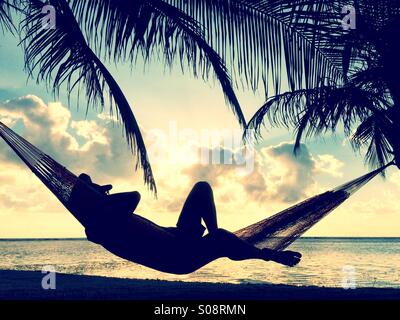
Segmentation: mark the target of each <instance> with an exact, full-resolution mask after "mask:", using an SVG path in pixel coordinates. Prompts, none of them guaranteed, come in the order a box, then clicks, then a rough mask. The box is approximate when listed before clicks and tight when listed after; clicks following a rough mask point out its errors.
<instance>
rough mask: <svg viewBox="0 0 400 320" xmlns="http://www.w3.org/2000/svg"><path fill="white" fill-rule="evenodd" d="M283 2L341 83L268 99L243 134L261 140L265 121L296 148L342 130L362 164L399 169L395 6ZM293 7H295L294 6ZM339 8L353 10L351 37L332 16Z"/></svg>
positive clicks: (371, 1) (377, 1)
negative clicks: (287, 134)
mask: <svg viewBox="0 0 400 320" xmlns="http://www.w3.org/2000/svg"><path fill="white" fill-rule="evenodd" d="M285 2H286V5H287V7H286V9H284V10H283V11H282V12H284V13H283V15H284V16H286V17H287V19H290V21H291V24H292V25H293V26H295V27H296V29H298V30H300V32H301V33H302V34H304V35H305V36H306V37H307V38H308V39H312V41H313V42H314V43H315V47H316V50H319V51H321V52H322V53H323V54H325V55H328V56H329V57H330V61H331V62H332V63H334V64H336V65H341V66H342V73H343V75H344V76H345V77H344V82H336V81H328V82H326V83H319V84H318V82H314V81H311V82H310V84H312V83H314V85H315V84H317V85H315V86H314V87H313V88H311V89H310V88H309V89H306V90H292V91H291V92H287V93H284V94H281V95H277V96H275V97H271V98H270V99H268V100H267V102H266V103H265V104H264V105H263V106H262V107H261V108H260V109H259V110H258V111H257V112H256V114H255V115H254V116H253V118H252V119H251V121H250V122H249V128H253V129H255V131H256V135H257V138H260V136H261V127H262V125H263V124H265V122H266V121H265V120H266V119H268V122H269V123H271V124H272V125H273V126H286V127H294V128H295V130H296V147H297V146H298V145H299V143H300V141H301V140H302V138H303V137H309V136H314V135H320V134H323V133H325V132H327V131H335V130H336V129H337V128H339V127H340V128H341V126H343V129H344V133H345V134H346V135H347V136H348V137H349V138H350V141H351V142H352V145H353V147H354V148H355V149H361V148H364V147H365V148H366V153H365V160H366V162H368V163H369V164H370V165H371V166H373V167H378V166H380V165H383V164H385V163H387V161H388V160H389V159H391V158H393V157H394V158H395V159H397V163H398V164H400V141H399V139H398V132H400V122H399V120H398V119H400V117H399V114H400V112H399V111H398V110H399V107H400V82H399V80H398V74H399V73H400V62H399V60H398V53H397V52H398V50H397V47H398V45H397V33H398V30H399V28H400V3H399V2H398V1H393V0H354V1H350V2H347V1H341V0H329V1H328V0H308V1H304V2H303V1H285ZM294 3H297V5H295V6H293V4H294ZM344 5H353V6H354V8H355V9H356V16H355V19H356V29H354V30H345V29H344V28H343V26H342V21H341V14H340V13H341V10H339V9H340V8H341V7H342V6H344ZM290 11H291V12H292V15H291V16H290V15H289V14H288V13H289V12H290ZM285 12H286V13H285ZM306 87H308V85H307V86H306Z"/></svg>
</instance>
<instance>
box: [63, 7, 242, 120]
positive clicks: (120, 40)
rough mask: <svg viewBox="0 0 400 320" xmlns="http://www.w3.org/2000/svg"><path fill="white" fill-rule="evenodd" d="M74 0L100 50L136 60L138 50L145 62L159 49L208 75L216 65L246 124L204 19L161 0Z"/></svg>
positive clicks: (230, 100)
mask: <svg viewBox="0 0 400 320" xmlns="http://www.w3.org/2000/svg"><path fill="white" fill-rule="evenodd" d="M71 4H72V8H73V10H74V12H75V14H76V16H77V18H78V20H79V21H80V23H81V26H82V28H83V29H84V30H85V32H86V34H87V37H88V39H89V40H90V41H91V43H93V46H94V47H95V48H97V49H98V50H97V52H96V53H97V54H99V55H101V54H103V55H104V56H105V57H106V58H108V59H112V60H113V61H120V60H126V59H129V60H130V61H131V62H132V63H133V62H135V61H136V59H137V56H138V55H142V56H143V57H144V60H145V62H147V61H149V60H150V58H151V57H152V56H153V55H155V56H157V57H161V58H162V59H163V60H164V62H165V65H168V66H172V65H173V64H174V62H178V64H180V65H181V68H182V71H184V70H185V69H187V68H190V69H191V70H192V71H193V74H194V75H195V76H201V77H203V78H204V79H208V78H209V75H210V71H213V74H214V75H215V77H216V79H217V80H218V81H219V83H220V85H221V87H222V90H223V93H224V94H225V97H226V100H227V102H228V103H229V104H230V106H231V108H232V110H233V112H234V114H235V115H236V117H237V119H238V121H239V123H240V124H241V125H242V126H243V127H244V126H245V124H246V121H245V118H244V115H243V113H242V110H241V107H240V104H239V101H238V99H237V97H236V94H235V92H234V90H233V87H232V84H231V78H230V75H229V74H228V71H227V69H226V66H225V64H224V61H223V59H221V57H220V56H219V55H218V54H217V52H216V51H215V50H214V49H213V48H212V47H211V46H210V45H209V44H208V43H207V41H206V40H205V39H204V31H203V28H202V27H201V25H200V24H199V23H198V22H197V21H195V20H194V19H193V18H192V17H190V16H189V15H187V14H186V13H185V12H183V11H181V10H179V9H178V8H176V7H174V6H172V5H170V4H169V3H167V2H166V1H161V0H149V1H143V0H142V1H120V0H116V1H111V0H99V1H92V2H90V1H87V2H84V1H77V0H71ZM102 48H107V49H106V50H102Z"/></svg>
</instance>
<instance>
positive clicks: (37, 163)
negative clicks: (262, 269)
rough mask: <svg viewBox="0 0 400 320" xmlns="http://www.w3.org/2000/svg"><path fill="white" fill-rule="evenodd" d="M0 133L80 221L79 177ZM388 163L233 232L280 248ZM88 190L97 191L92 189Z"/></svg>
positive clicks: (12, 135) (4, 130) (13, 136)
mask: <svg viewBox="0 0 400 320" xmlns="http://www.w3.org/2000/svg"><path fill="white" fill-rule="evenodd" d="M0 136H1V137H2V138H3V139H4V140H5V142H6V143H7V144H8V145H9V146H10V147H11V148H12V149H13V150H14V151H15V153H16V154H17V155H18V156H19V157H20V158H21V160H22V161H23V162H24V163H25V164H26V165H27V166H28V167H29V168H30V169H31V170H32V172H33V173H34V174H35V175H36V176H37V177H38V178H39V179H40V180H41V181H42V182H43V183H44V184H45V185H46V187H47V188H48V189H49V190H50V191H51V192H52V193H53V194H54V195H55V196H56V197H57V198H58V200H59V201H61V203H62V204H63V205H64V206H65V207H66V208H67V209H68V210H69V211H70V212H71V213H72V214H73V215H74V216H75V218H77V219H78V220H79V221H80V222H81V223H82V219H81V217H80V216H79V215H78V214H76V212H74V211H75V210H74V209H73V207H72V206H71V203H70V198H71V193H72V190H73V188H74V186H75V184H76V183H77V181H78V177H77V176H76V175H75V174H73V173H72V172H70V171H69V170H68V169H67V168H65V167H64V166H62V165H60V164H59V163H58V162H56V161H55V160H54V159H52V158H51V157H50V156H48V155H47V154H45V153H44V152H42V151H40V150H39V149H38V148H36V147H35V146H34V145H32V144H31V143H29V142H28V141H26V140H25V139H24V138H22V137H21V136H19V135H18V134H17V133H15V132H14V131H13V130H11V129H10V128H8V127H7V126H6V125H4V124H3V123H2V122H0ZM389 165H390V164H388V165H386V166H384V167H382V168H380V169H377V170H375V171H372V172H370V173H368V174H366V175H363V176H361V177H359V178H357V179H354V180H352V181H350V182H348V183H346V184H344V185H342V186H339V187H337V188H335V189H333V190H331V191H327V192H325V193H322V194H320V195H317V196H314V197H312V198H309V199H307V200H304V201H302V202H300V203H299V204H296V205H294V206H292V207H290V208H288V209H286V210H284V211H282V212H279V213H277V214H275V215H273V216H271V217H268V218H266V219H264V220H262V221H260V222H257V223H255V224H252V225H250V226H248V227H245V228H243V229H240V230H238V231H236V232H235V234H236V235H237V236H239V237H240V238H242V239H243V240H246V241H248V242H250V243H252V244H254V245H256V246H257V247H260V248H270V249H275V250H282V249H284V248H286V247H287V246H289V245H290V244H291V243H292V242H293V241H295V240H296V239H297V238H299V237H300V236H301V235H302V234H304V233H305V232H306V231H307V230H309V229H310V228H311V227H312V226H313V225H314V224H316V223H317V222H318V221H320V220H321V219H322V218H324V217H325V216H326V215H328V214H329V213H330V212H331V211H332V210H334V209H335V208H337V207H338V206H339V205H340V204H342V203H343V202H344V201H345V200H346V199H348V198H349V197H350V196H351V195H352V194H353V193H354V192H356V191H357V190H359V189H360V188H361V187H362V186H363V185H365V184H366V183H368V182H369V181H370V180H371V179H373V178H374V177H375V176H376V175H378V174H379V173H381V172H382V171H383V170H385V169H386V168H387V167H388V166H389ZM90 192H96V191H95V190H91V191H90ZM93 198H94V199H95V198H96V197H93Z"/></svg>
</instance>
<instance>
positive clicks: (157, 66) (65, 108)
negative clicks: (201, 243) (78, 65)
mask: <svg viewBox="0 0 400 320" xmlns="http://www.w3.org/2000/svg"><path fill="white" fill-rule="evenodd" d="M0 37H3V39H2V41H1V45H0V121H2V122H4V123H5V124H7V125H9V126H10V127H11V128H13V129H14V130H15V131H17V132H18V133H19V134H22V135H23V136H24V137H25V138H26V139H28V140H29V141H30V142H32V143H33V144H35V145H36V146H38V147H39V148H40V149H42V150H43V151H45V152H47V153H48V154H49V155H51V156H52V157H53V158H54V159H56V160H57V161H58V162H60V163H62V164H63V165H65V166H67V167H68V168H69V169H70V170H71V171H73V172H74V173H76V174H79V173H81V172H87V173H89V174H90V175H91V176H92V178H93V180H95V181H96V182H98V183H104V184H106V183H111V184H113V186H114V189H113V192H120V191H130V190H138V191H139V192H140V193H141V194H142V200H141V202H140V204H139V206H138V208H137V213H138V214H141V215H143V216H145V217H146V218H149V219H151V220H153V221H154V222H156V223H158V224H160V225H163V226H172V225H174V224H175V223H176V221H177V218H178V215H179V212H180V210H181V208H182V205H183V202H184V200H185V198H186V196H187V194H188V193H189V192H190V190H191V188H192V186H193V185H194V184H195V183H196V182H197V181H200V180H202V181H208V182H209V183H210V184H211V186H212V187H213V189H214V193H215V200H216V206H217V210H218V221H219V224H220V226H221V227H223V228H225V229H228V230H231V231H235V230H237V229H239V228H241V227H244V226H247V225H249V224H251V223H254V222H256V221H259V220H261V219H264V218H266V217H268V216H271V215H272V214H274V213H276V212H278V211H280V210H283V209H285V208H287V207H290V206H292V205H294V204H296V203H297V202H299V201H301V200H303V199H305V198H307V197H310V196H313V195H315V194H318V193H320V192H323V191H326V190H329V189H331V188H334V187H336V186H338V185H340V184H342V183H344V182H347V181H349V180H351V179H353V178H356V177H358V176H360V175H362V174H364V173H366V172H367V171H368V167H367V166H365V165H364V162H363V156H362V154H359V153H355V152H354V151H353V150H352V149H351V147H350V145H349V143H348V142H347V141H346V139H345V138H344V137H343V136H342V135H340V132H338V133H337V134H336V135H335V136H332V135H326V136H324V137H320V138H317V139H312V140H307V141H305V143H304V144H303V145H302V149H301V152H300V153H299V155H298V156H297V157H295V156H294V155H293V152H292V151H293V132H291V131H290V130H289V131H287V130H285V129H268V130H266V131H264V139H263V140H262V141H260V142H259V143H258V144H257V145H256V149H255V151H254V154H253V153H251V152H250V151H251V150H250V151H249V150H248V152H250V153H247V154H246V150H244V149H243V148H241V146H238V148H236V149H235V148H234V147H235V146H236V144H234V145H233V146H232V145H230V143H229V142H232V141H234V142H235V141H237V139H236V138H235V137H237V136H238V135H240V128H239V125H238V123H237V121H236V119H235V117H234V115H233V113H232V112H231V111H230V109H229V107H228V106H227V105H226V103H225V101H224V97H223V94H222V92H221V90H220V88H219V86H218V84H216V83H213V81H209V82H207V83H206V82H204V81H203V80H201V79H195V78H193V77H192V76H191V75H190V74H185V75H182V74H181V71H180V69H179V68H175V69H174V70H172V71H171V72H169V71H165V68H164V66H163V65H162V64H161V63H160V62H157V61H153V62H152V63H151V64H150V65H149V66H148V67H147V68H146V69H145V70H144V68H143V66H142V64H141V62H140V61H139V63H138V64H137V65H136V66H134V67H133V68H131V67H130V66H129V65H118V66H113V65H111V66H109V67H110V71H111V72H112V74H113V75H114V77H115V78H116V79H117V81H118V83H119V84H120V86H121V87H122V89H123V91H124V92H125V94H126V96H127V98H128V100H129V102H130V104H131V106H132V108H133V111H134V113H135V116H136V118H137V119H138V121H139V124H140V125H141V128H142V133H143V136H144V139H145V142H146V145H147V147H148V150H149V153H150V160H151V163H152V166H153V171H154V175H155V178H156V182H157V186H158V190H159V192H158V198H157V199H155V197H154V195H153V194H151V193H150V192H149V191H148V190H147V188H146V187H145V186H144V185H143V178H142V173H141V172H140V171H137V172H135V170H134V161H133V157H132V155H131V154H130V152H129V150H128V148H127V145H126V143H125V140H124V138H123V137H122V129H121V127H119V125H118V123H116V122H115V120H114V119H112V118H111V117H110V115H109V113H108V110H105V111H104V112H102V113H97V112H96V111H95V110H89V112H88V113H87V114H86V106H85V104H84V100H83V99H81V102H80V104H79V107H78V106H77V103H76V101H75V99H72V100H71V102H70V104H69V103H68V99H67V97H66V95H65V92H63V91H62V92H61V94H60V97H59V98H57V99H55V98H54V97H53V96H52V95H51V93H49V92H48V91H47V90H46V86H45V85H44V84H37V83H36V82H35V81H34V80H30V81H27V75H26V73H25V72H24V70H23V54H22V50H21V49H20V48H18V47H17V44H18V41H17V40H16V39H14V38H12V37H11V36H9V35H7V34H6V35H0ZM237 93H238V96H239V100H240V102H241V105H242V108H243V111H244V113H245V116H246V118H247V119H250V117H251V116H252V115H253V114H254V112H255V111H256V110H257V109H258V108H259V107H260V106H261V105H262V103H263V102H264V101H263V100H264V97H263V94H262V93H256V94H254V93H252V92H250V91H238V92H237ZM222 131H223V132H225V133H226V134H227V135H228V136H229V137H231V138H232V139H231V141H227V140H224V139H222V140H218V141H210V139H207V138H204V137H208V136H213V134H214V133H216V132H222ZM207 135H208V136H207ZM217 137H218V135H217ZM235 139H236V140H235ZM211 140H212V139H211ZM228 140H229V139H228ZM217 146H222V148H221V149H220V151H221V150H222V151H224V152H225V154H226V155H233V159H234V160H237V161H236V162H240V161H242V165H240V164H238V163H233V164H220V163H218V161H216V162H217V163H215V161H214V163H212V161H208V162H207V161H200V160H201V155H204V154H207V155H212V154H213V152H214V151H215V150H217V149H216V147H217ZM210 159H211V158H210ZM234 162H235V161H234ZM243 163H244V164H243ZM399 192H400V173H399V172H398V170H396V169H394V168H393V169H390V170H388V171H387V178H386V179H385V180H383V179H382V178H376V179H375V180H373V181H372V182H370V183H369V184H368V185H367V186H365V187H364V188H363V189H361V190H360V191H359V192H358V193H356V194H355V195H354V196H352V197H351V198H350V199H349V200H348V201H347V202H345V203H344V204H343V205H342V206H341V207H339V208H338V209H336V210H335V211H334V212H332V213H331V214H330V215H329V216H328V217H327V218H325V219H324V220H322V221H321V222H319V223H318V224H317V225H316V226H314V227H313V228H312V229H311V230H310V231H309V232H308V233H307V234H306V235H308V236H342V237H356V236H368V237H395V236H400V204H399V203H398V201H397V199H398V194H399ZM0 221H1V223H0V238H54V237H84V230H83V228H82V226H80V224H79V223H78V222H77V221H76V220H75V219H74V218H73V217H72V215H71V214H69V213H68V212H67V210H65V209H64V208H63V207H62V205H61V204H60V203H59V202H58V201H57V199H56V198H55V197H54V196H53V195H52V194H51V193H50V192H49V191H48V190H47V189H46V188H45V187H44V186H43V185H42V184H41V183H40V181H38V179H37V178H36V177H35V176H34V175H33V174H32V173H31V172H30V171H29V170H28V168H26V167H25V166H24V165H23V164H22V163H21V161H19V160H18V159H17V158H16V157H15V156H14V155H13V154H12V151H11V150H10V149H9V148H8V146H7V145H6V144H5V143H4V142H3V141H0Z"/></svg>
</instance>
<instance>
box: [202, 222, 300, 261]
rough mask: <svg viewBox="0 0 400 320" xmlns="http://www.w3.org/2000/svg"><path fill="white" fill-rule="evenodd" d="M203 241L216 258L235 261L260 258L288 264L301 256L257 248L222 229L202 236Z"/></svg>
mask: <svg viewBox="0 0 400 320" xmlns="http://www.w3.org/2000/svg"><path fill="white" fill-rule="evenodd" d="M204 241H205V243H206V247H208V248H209V250H210V251H211V252H212V255H214V256H215V257H216V258H217V257H227V258H229V259H231V260H235V261H241V260H247V259H261V260H265V261H275V262H277V263H281V264H284V265H288V266H294V265H296V264H297V263H299V262H300V258H301V254H300V253H298V252H294V251H276V250H270V249H259V248H257V247H255V246H253V245H252V244H250V243H248V242H246V241H244V240H242V239H240V238H239V237H237V236H236V235H234V234H233V233H231V232H229V231H226V230H224V229H217V230H216V231H215V232H212V233H210V234H209V235H207V236H206V237H205V238H204Z"/></svg>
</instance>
